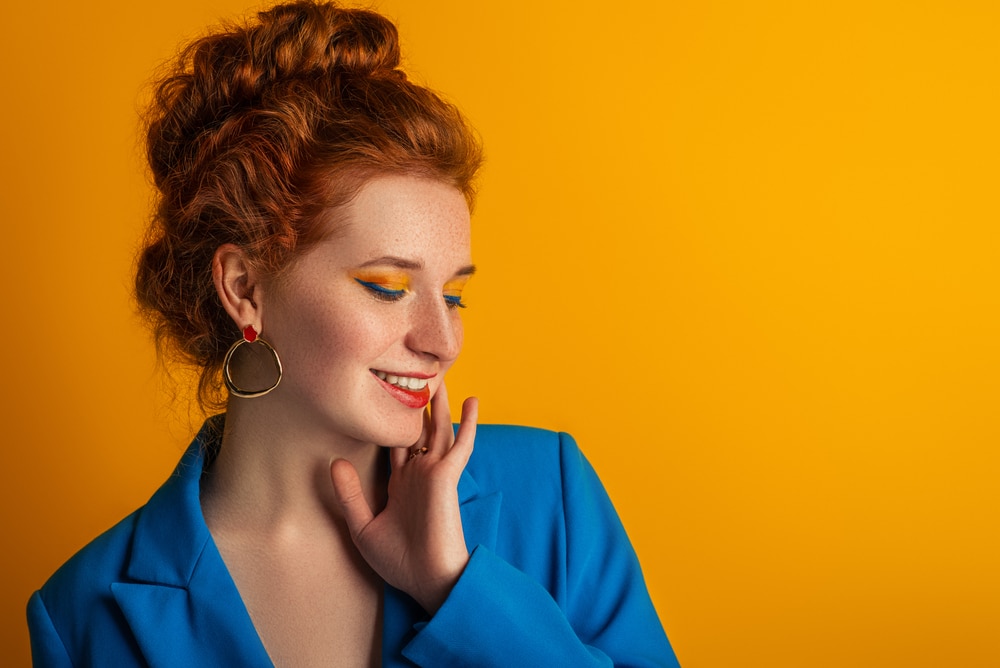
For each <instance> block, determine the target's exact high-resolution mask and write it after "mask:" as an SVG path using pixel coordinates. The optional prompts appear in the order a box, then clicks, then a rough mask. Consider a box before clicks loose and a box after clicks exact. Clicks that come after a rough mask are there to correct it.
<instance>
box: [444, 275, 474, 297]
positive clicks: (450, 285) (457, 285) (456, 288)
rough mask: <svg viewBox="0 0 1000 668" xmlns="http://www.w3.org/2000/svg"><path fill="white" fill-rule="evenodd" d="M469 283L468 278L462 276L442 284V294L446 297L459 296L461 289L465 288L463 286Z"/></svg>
mask: <svg viewBox="0 0 1000 668" xmlns="http://www.w3.org/2000/svg"><path fill="white" fill-rule="evenodd" d="M468 282H469V277H468V276H463V277H461V278H456V279H454V280H451V281H448V282H447V283H445V284H444V293H445V294H446V295H455V296H461V294H462V289H463V288H465V284H466V283H468Z"/></svg>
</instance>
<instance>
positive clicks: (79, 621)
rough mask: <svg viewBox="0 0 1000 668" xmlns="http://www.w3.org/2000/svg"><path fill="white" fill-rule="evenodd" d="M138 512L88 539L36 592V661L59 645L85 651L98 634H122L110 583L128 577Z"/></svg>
mask: <svg viewBox="0 0 1000 668" xmlns="http://www.w3.org/2000/svg"><path fill="white" fill-rule="evenodd" d="M137 515H138V511H137V512H135V513H132V514H131V515H129V516H128V517H126V518H125V519H123V520H122V521H120V522H119V523H118V524H116V525H115V526H113V527H112V528H111V529H109V530H107V531H105V532H104V533H103V534H101V535H100V536H98V537H97V538H95V539H94V540H93V541H91V542H90V543H89V544H87V545H86V546H85V547H84V548H82V549H81V550H80V551H79V552H77V553H76V554H75V555H73V556H72V557H71V558H70V559H69V560H68V561H67V562H66V563H65V564H63V565H62V566H61V567H60V568H59V569H58V570H57V571H56V572H55V573H54V574H53V575H52V577H50V578H49V579H48V581H47V582H46V583H45V584H44V585H43V586H42V588H41V589H39V590H38V591H37V592H35V594H34V595H32V597H31V600H30V601H29V604H28V627H29V630H30V631H31V643H32V654H33V656H34V657H35V660H36V661H42V662H43V663H44V662H45V660H47V659H46V657H48V658H52V652H53V651H54V648H56V647H64V648H66V651H70V648H72V654H73V655H80V653H81V652H83V653H84V654H83V655H86V653H87V652H88V651H89V650H90V649H95V648H94V647H92V646H93V645H94V643H95V642H96V641H95V639H104V640H105V641H110V640H111V639H112V638H116V637H119V636H120V629H121V626H122V624H123V621H124V620H123V618H122V617H121V613H120V611H119V609H118V606H117V604H116V603H115V600H114V596H113V594H112V591H111V585H112V583H114V582H117V581H120V580H121V579H122V578H123V577H124V573H125V569H126V567H127V564H128V561H129V554H130V552H131V548H132V538H133V535H134V533H135V524H136V518H137ZM56 639H58V640H56ZM53 660H54V659H53Z"/></svg>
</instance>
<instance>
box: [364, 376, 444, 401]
mask: <svg viewBox="0 0 1000 668" xmlns="http://www.w3.org/2000/svg"><path fill="white" fill-rule="evenodd" d="M371 372H372V375H373V376H375V378H376V379H377V380H378V382H379V384H380V385H381V386H382V389H384V390H385V391H386V392H388V393H389V395H390V396H391V397H392V398H393V399H395V400H396V401H398V402H399V403H401V404H403V405H404V406H406V407H407V408H423V407H424V406H426V405H427V404H428V403H429V402H430V400H431V388H429V387H427V381H428V379H427V378H414V377H413V376H397V375H395V374H391V373H386V372H385V371H378V370H377V369H371Z"/></svg>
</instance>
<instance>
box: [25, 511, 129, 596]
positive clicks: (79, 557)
mask: <svg viewBox="0 0 1000 668" xmlns="http://www.w3.org/2000/svg"><path fill="white" fill-rule="evenodd" d="M138 512H139V511H136V512H134V513H132V514H131V515H129V516H128V517H126V518H125V519H123V520H122V521H120V522H119V523H118V524H116V525H115V526H113V527H111V528H110V529H108V530H107V531H105V532H104V533H103V534H101V535H100V536H98V537H97V538H95V539H94V540H93V541H91V542H90V543H88V544H87V545H86V546H85V547H83V548H82V549H81V550H80V551H79V552H77V553H76V554H74V555H73V556H72V557H70V559H69V560H68V561H67V562H66V563H65V564H63V565H62V566H61V567H60V568H59V569H58V570H57V571H56V572H55V573H54V574H53V575H52V577H50V578H49V580H48V582H46V583H45V585H44V586H43V587H42V589H41V593H42V598H43V600H45V602H46V605H47V606H50V607H51V605H52V604H54V603H58V602H59V601H60V600H62V599H67V600H69V601H76V602H79V601H81V600H86V599H89V598H93V597H95V596H100V595H101V594H103V593H109V592H107V591H106V590H107V588H108V586H109V585H110V583H111V582H113V581H115V580H117V579H119V578H121V577H122V575H123V571H124V569H125V566H126V564H127V561H128V554H129V551H130V548H131V544H132V536H133V534H134V532H135V522H136V517H137V515H138Z"/></svg>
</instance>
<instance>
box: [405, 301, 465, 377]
mask: <svg viewBox="0 0 1000 668" xmlns="http://www.w3.org/2000/svg"><path fill="white" fill-rule="evenodd" d="M413 304H414V308H413V310H412V312H411V314H410V329H409V332H408V333H407V337H406V345H407V347H409V348H410V350H413V351H414V352H416V353H419V354H420V355H421V356H430V357H433V358H434V359H436V360H438V361H440V362H444V363H447V364H450V363H451V362H454V361H455V358H456V357H458V353H459V352H461V350H462V336H463V330H462V320H461V318H460V317H459V316H458V314H457V313H456V312H455V310H454V309H453V308H449V307H448V305H447V303H446V302H445V300H444V298H443V297H442V296H441V295H427V296H425V297H424V296H422V297H421V298H419V299H416V300H414V302H413Z"/></svg>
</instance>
